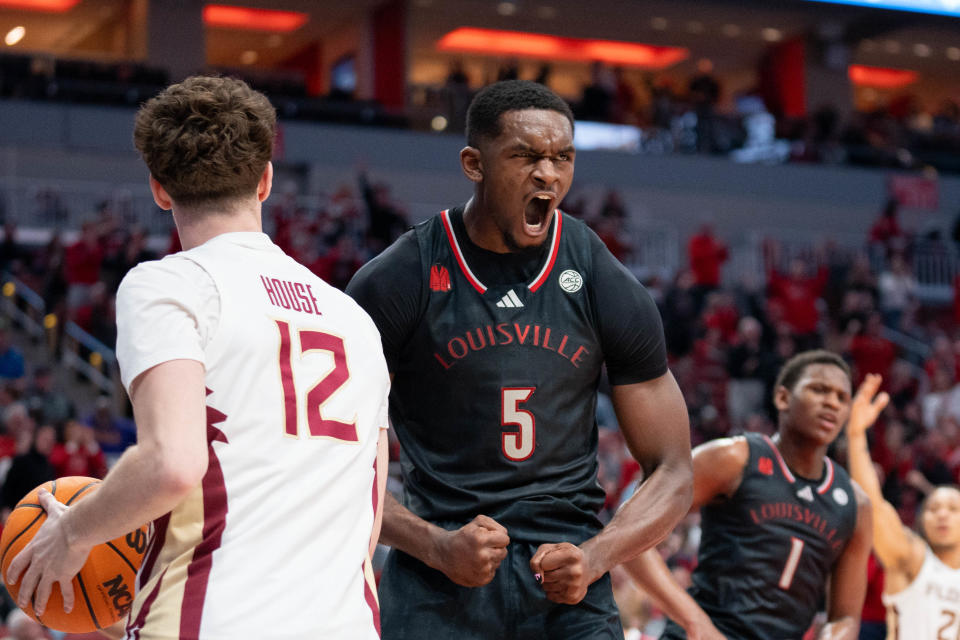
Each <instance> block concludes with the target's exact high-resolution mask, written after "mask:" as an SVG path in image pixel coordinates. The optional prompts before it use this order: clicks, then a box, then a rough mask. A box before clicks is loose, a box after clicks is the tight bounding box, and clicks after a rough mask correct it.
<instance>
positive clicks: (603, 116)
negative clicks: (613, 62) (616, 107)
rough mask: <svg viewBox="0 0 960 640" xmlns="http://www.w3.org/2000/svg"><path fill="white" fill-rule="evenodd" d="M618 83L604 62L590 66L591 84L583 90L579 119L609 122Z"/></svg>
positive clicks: (578, 113)
mask: <svg viewBox="0 0 960 640" xmlns="http://www.w3.org/2000/svg"><path fill="white" fill-rule="evenodd" d="M616 92H617V81H616V78H614V76H613V74H612V73H611V71H610V69H609V68H608V67H607V66H606V65H604V64H603V63H602V62H599V61H598V62H594V63H593V64H592V65H590V84H588V85H587V86H586V87H584V88H583V95H582V96H581V98H580V105H579V108H578V109H577V118H579V119H580V120H596V121H598V122H607V121H609V120H610V119H611V117H612V116H613V100H614V97H615V96H616Z"/></svg>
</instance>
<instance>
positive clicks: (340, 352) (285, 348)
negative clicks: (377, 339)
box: [276, 320, 358, 442]
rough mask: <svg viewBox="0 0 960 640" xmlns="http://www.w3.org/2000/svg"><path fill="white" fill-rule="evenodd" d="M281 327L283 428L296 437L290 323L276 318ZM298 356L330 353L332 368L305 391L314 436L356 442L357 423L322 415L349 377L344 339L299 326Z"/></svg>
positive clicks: (297, 429)
mask: <svg viewBox="0 0 960 640" xmlns="http://www.w3.org/2000/svg"><path fill="white" fill-rule="evenodd" d="M276 323H277V329H279V330H280V383H281V386H282V387H283V410H284V428H285V430H286V433H287V435H288V436H293V437H294V438H296V437H298V436H299V428H298V426H297V422H298V421H299V407H298V402H297V390H296V386H295V385H294V382H293V353H292V347H291V340H290V325H289V324H288V323H286V322H284V321H282V320H277V321H276ZM297 336H298V337H299V338H300V356H301V357H303V355H304V354H306V353H307V352H309V351H326V352H327V353H329V354H331V355H332V356H333V369H332V370H331V371H330V372H328V373H327V375H325V376H323V377H322V378H321V379H320V380H319V381H318V382H317V383H316V384H315V385H313V387H311V389H310V390H309V391H308V392H307V427H308V428H309V429H310V435H311V437H314V438H323V437H326V438H333V439H335V440H345V441H347V442H357V441H358V438H357V423H356V422H340V421H339V420H327V419H325V418H324V417H323V411H322V410H323V405H324V404H325V403H326V402H327V400H329V399H330V397H331V396H332V395H333V394H334V393H336V392H337V390H338V389H340V387H342V386H343V385H344V383H345V382H346V381H347V380H349V379H350V369H349V368H348V367H347V354H346V351H345V350H344V346H343V338H341V337H339V336H335V335H332V334H329V333H324V332H322V331H308V330H306V329H298V330H297Z"/></svg>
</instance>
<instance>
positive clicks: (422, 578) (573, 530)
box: [348, 81, 691, 640]
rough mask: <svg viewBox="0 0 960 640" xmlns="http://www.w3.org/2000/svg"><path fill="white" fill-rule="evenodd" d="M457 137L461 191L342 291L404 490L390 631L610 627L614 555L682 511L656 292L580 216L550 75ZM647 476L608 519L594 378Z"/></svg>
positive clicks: (584, 632)
mask: <svg viewBox="0 0 960 640" xmlns="http://www.w3.org/2000/svg"><path fill="white" fill-rule="evenodd" d="M467 118H468V124H467V143H468V146H467V147H466V148H464V149H463V150H462V151H461V153H460V163H461V167H462V169H463V172H464V174H465V175H466V176H467V178H468V179H469V180H470V181H471V182H473V187H474V188H473V196H472V197H471V198H470V200H469V201H468V202H467V203H466V204H465V205H463V206H460V207H454V208H452V209H450V210H447V211H444V212H442V213H441V214H440V215H438V216H436V217H434V218H432V219H431V220H428V221H426V222H424V223H422V224H420V225H417V227H415V228H414V229H413V230H411V231H410V232H408V233H407V234H405V235H404V236H403V237H401V238H400V239H399V240H398V241H397V242H396V243H395V244H394V245H392V246H391V247H390V248H388V249H387V250H386V251H385V252H384V253H383V254H381V255H380V256H379V257H377V258H376V259H374V260H373V261H371V262H370V263H369V264H368V265H366V266H365V267H364V268H363V269H361V270H360V271H359V272H358V273H357V275H356V276H355V277H354V279H353V281H352V282H351V283H350V285H349V287H348V293H350V294H351V295H352V296H354V297H355V298H356V299H357V301H358V302H359V303H360V304H361V305H362V306H363V307H364V308H365V309H366V310H367V311H368V312H369V313H370V315H371V316H372V317H373V319H374V321H375V322H376V323H377V325H378V327H379V329H380V333H381V337H382V339H383V344H384V351H385V353H386V356H387V364H388V366H389V367H390V371H391V373H392V374H393V376H394V381H393V388H392V391H391V396H390V403H391V408H390V413H391V419H392V425H393V428H394V430H395V433H396V435H397V437H398V439H399V441H400V444H401V449H402V455H403V457H402V468H403V472H404V480H405V496H404V504H403V505H401V504H400V503H399V502H397V501H396V500H394V499H392V498H388V500H387V502H386V503H385V512H384V513H385V515H384V520H385V524H384V529H383V534H382V536H381V538H380V539H381V542H383V543H385V544H388V545H390V546H392V547H393V551H392V552H391V554H390V556H389V557H388V560H387V564H386V566H385V568H384V573H383V578H382V580H381V583H380V595H381V605H382V615H383V637H384V639H385V640H390V639H397V638H417V639H420V638H424V637H427V638H437V639H439V638H493V639H497V640H500V639H510V638H525V639H526V638H544V639H546V638H564V639H568V638H572V639H577V638H611V639H614V638H616V639H617V640H622V638H623V631H622V629H621V627H620V622H619V616H618V612H617V608H616V605H615V603H614V601H613V597H612V592H611V588H610V579H609V575H608V573H607V572H608V570H609V569H610V568H611V567H613V566H615V565H616V564H618V563H620V562H623V561H625V560H627V559H629V558H631V557H633V556H634V555H636V554H637V553H639V552H640V551H642V550H643V549H646V548H648V547H649V546H651V545H653V544H656V543H657V541H659V540H661V539H662V538H663V537H664V536H666V535H667V533H668V532H669V531H670V530H671V529H672V528H673V526H674V525H675V524H676V522H677V521H678V519H679V518H680V517H681V516H682V515H683V514H684V513H686V511H687V507H688V505H689V501H690V493H689V491H690V490H689V487H690V477H691V475H690V474H691V467H690V450H689V447H690V443H689V426H688V421H687V412H686V407H685V405H684V401H683V398H682V395H681V394H680V390H679V389H678V387H677V384H676V381H675V380H674V378H673V376H672V374H671V373H670V372H669V371H668V370H667V363H666V355H665V348H664V340H663V329H662V326H661V323H660V318H659V315H658V312H657V309H656V306H655V305H654V303H653V301H652V300H651V298H650V296H649V294H648V293H647V292H646V290H645V289H644V288H643V287H642V286H641V285H640V284H639V283H638V282H637V281H636V279H635V278H634V277H633V276H632V275H631V274H630V273H629V272H628V271H627V270H626V269H625V268H624V267H623V266H622V265H621V264H620V263H618V262H617V261H616V259H614V258H613V257H612V256H611V254H610V253H609V252H608V251H607V250H606V248H605V247H604V245H603V243H602V242H601V241H600V240H599V238H597V236H596V235H595V234H594V233H593V232H591V231H590V230H589V229H588V228H587V227H586V226H585V225H584V224H583V223H581V222H580V221H579V220H576V219H574V218H571V217H570V216H567V215H565V214H563V213H561V212H560V211H559V210H558V209H557V206H558V205H559V203H560V202H561V200H563V197H564V196H565V195H566V193H567V190H568V189H569V187H570V183H571V181H572V179H573V166H574V153H575V152H574V148H573V115H572V114H571V112H570V109H569V107H568V105H567V104H566V103H565V102H564V101H563V100H562V99H560V98H559V97H558V96H556V94H554V93H553V92H551V91H550V90H549V89H547V88H545V87H544V86H542V85H539V84H536V83H532V82H523V81H507V82H501V83H497V84H494V85H491V86H489V87H487V88H486V89H484V90H482V91H481V92H479V93H478V94H477V96H476V98H475V99H474V101H473V103H472V104H471V106H470V109H469V112H468V116H467ZM604 364H605V365H606V367H607V372H608V375H609V379H610V382H611V384H612V388H613V390H612V398H613V402H614V405H615V407H616V410H617V415H618V418H619V421H620V428H621V430H622V432H623V435H624V437H625V439H626V442H627V445H628V446H629V448H630V450H631V452H632V453H633V455H634V456H635V457H636V458H637V460H638V461H639V462H640V463H641V465H642V467H643V469H644V472H645V481H644V482H643V484H642V485H641V487H640V489H639V491H638V492H637V493H636V495H635V496H634V497H633V498H632V499H631V500H630V501H629V502H628V503H627V504H626V506H625V507H624V508H623V509H622V510H621V511H620V513H619V514H618V515H617V516H616V517H615V518H614V519H613V520H612V521H611V522H610V523H609V524H608V525H607V526H606V527H605V528H604V527H602V525H601V523H600V521H599V520H598V518H597V512H598V511H599V509H600V507H601V505H602V503H603V501H604V494H603V491H602V490H601V488H600V487H599V485H598V483H597V468H598V463H597V427H596V422H595V419H594V412H595V409H596V393H597V384H598V382H599V379H600V374H601V368H602V366H603V365H604Z"/></svg>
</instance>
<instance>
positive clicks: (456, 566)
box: [380, 492, 510, 587]
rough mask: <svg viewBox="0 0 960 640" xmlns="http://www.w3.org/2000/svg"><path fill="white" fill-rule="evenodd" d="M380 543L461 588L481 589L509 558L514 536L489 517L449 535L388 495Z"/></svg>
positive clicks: (481, 517) (475, 519)
mask: <svg viewBox="0 0 960 640" xmlns="http://www.w3.org/2000/svg"><path fill="white" fill-rule="evenodd" d="M380 542H381V543H382V544H386V545H390V546H391V547H395V548H397V549H399V550H401V551H403V552H404V553H408V554H410V555H411V556H413V557H414V558H417V559H418V560H420V561H421V562H423V563H424V564H426V565H427V566H428V567H432V568H434V569H436V570H437V571H441V572H443V574H444V575H446V576H447V577H448V578H450V580H452V581H453V582H455V583H457V584H459V585H461V586H464V587H481V586H483V585H485V584H487V583H488V582H490V581H491V580H493V576H494V574H495V573H496V571H497V568H498V567H499V566H500V563H501V562H502V561H503V559H504V558H505V557H506V556H507V545H508V544H510V536H508V535H507V530H506V528H505V527H503V526H502V525H501V524H500V523H498V522H497V521H496V520H494V519H493V518H490V517H487V516H485V515H478V516H477V517H475V518H474V519H473V520H472V521H471V522H469V523H467V524H466V525H464V526H462V527H460V528H459V529H456V530H454V531H447V530H446V529H442V528H441V527H438V526H437V525H435V524H433V523H431V522H427V521H426V520H424V519H423V518H420V517H419V516H417V515H416V514H414V513H413V512H411V511H410V510H409V509H407V508H406V507H404V506H403V505H402V504H400V503H399V502H397V499H396V498H394V497H393V495H392V494H390V493H389V492H388V493H387V495H386V499H385V500H384V512H383V530H382V532H381V533H380Z"/></svg>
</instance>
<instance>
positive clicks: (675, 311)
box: [663, 271, 698, 358]
mask: <svg viewBox="0 0 960 640" xmlns="http://www.w3.org/2000/svg"><path fill="white" fill-rule="evenodd" d="M693 283H694V276H693V273H692V272H691V271H678V272H677V275H676V277H675V278H674V281H673V286H672V287H670V289H669V290H668V291H667V295H666V296H664V301H663V331H664V336H665V340H666V343H667V351H668V352H669V353H670V354H671V355H673V356H675V357H678V358H679V357H683V356H685V355H686V354H687V353H689V352H690V349H691V348H692V347H693V338H694V335H693V332H694V327H695V326H696V322H697V311H698V309H697V298H696V296H695V295H694V292H693V286H694V285H693Z"/></svg>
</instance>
